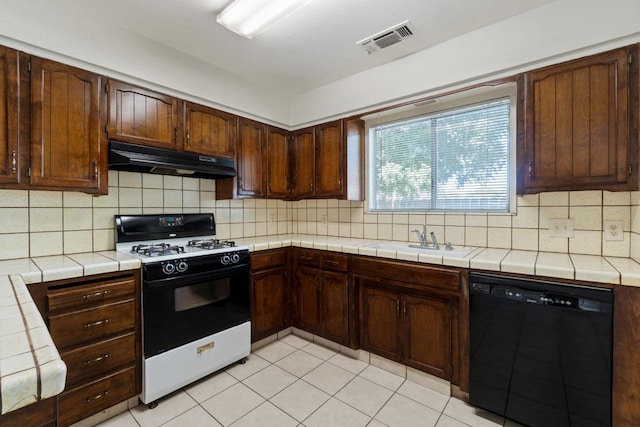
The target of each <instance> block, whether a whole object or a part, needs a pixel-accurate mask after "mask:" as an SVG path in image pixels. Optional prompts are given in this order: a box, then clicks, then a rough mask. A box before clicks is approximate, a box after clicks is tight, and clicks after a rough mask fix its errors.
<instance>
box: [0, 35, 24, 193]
mask: <svg viewBox="0 0 640 427" xmlns="http://www.w3.org/2000/svg"><path fill="white" fill-rule="evenodd" d="M19 88H20V63H19V54H18V52H17V51H16V50H13V49H9V48H7V47H2V46H0V183H2V184H19V183H20V182H21V180H22V175H23V173H24V171H23V168H24V163H23V162H21V156H20V154H21V147H20V145H19V141H20V138H19V135H20V118H21V117H20V108H21V101H22V100H21V99H20V97H19V94H20V92H19Z"/></svg>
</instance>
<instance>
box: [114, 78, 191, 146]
mask: <svg viewBox="0 0 640 427" xmlns="http://www.w3.org/2000/svg"><path fill="white" fill-rule="evenodd" d="M108 92H109V125H108V128H107V130H108V134H109V138H110V139H116V140H118V141H124V142H131V143H134V144H141V145H151V146H155V147H160V148H168V149H173V150H175V149H177V148H181V147H180V145H181V142H182V141H178V136H179V132H178V116H179V112H178V100H177V99H176V98H172V97H170V96H168V95H164V94H161V93H157V92H153V91H150V90H147V89H142V88H139V87H136V86H132V85H129V84H126V83H122V82H119V81H115V80H109V82H108Z"/></svg>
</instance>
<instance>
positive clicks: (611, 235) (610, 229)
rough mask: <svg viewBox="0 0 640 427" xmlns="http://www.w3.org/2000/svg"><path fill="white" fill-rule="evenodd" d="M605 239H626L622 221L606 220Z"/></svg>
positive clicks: (604, 223) (604, 224)
mask: <svg viewBox="0 0 640 427" xmlns="http://www.w3.org/2000/svg"><path fill="white" fill-rule="evenodd" d="M602 224H603V228H604V240H624V231H623V230H622V221H621V220H615V221H604V222H603V223H602Z"/></svg>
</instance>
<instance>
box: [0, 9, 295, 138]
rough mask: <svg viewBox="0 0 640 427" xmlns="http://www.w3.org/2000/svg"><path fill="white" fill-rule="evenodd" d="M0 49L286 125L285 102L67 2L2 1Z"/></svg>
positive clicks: (272, 94)
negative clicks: (7, 47)
mask: <svg viewBox="0 0 640 427" xmlns="http://www.w3.org/2000/svg"><path fill="white" fill-rule="evenodd" d="M52 3H55V4H52ZM0 44H2V45H5V46H9V47H14V48H16V49H20V50H23V51H25V52H28V53H32V54H35V55H38V56H42V57H45V58H49V59H54V60H58V61H60V62H65V63H68V64H71V65H76V66H78V67H80V68H84V69H88V70H91V71H95V72H98V73H103V74H106V75H109V76H114V77H119V78H121V79H124V80H126V81H128V82H131V83H137V84H142V85H144V86H146V87H148V88H151V89H156V90H161V91H162V92H163V93H168V94H170V95H174V96H179V97H181V98H184V99H189V100H193V101H194V102H199V103H202V104H208V105H211V106H214V107H218V108H222V109H224V110H226V111H230V112H233V113H239V114H242V115H245V116H249V117H252V118H256V119H260V120H262V121H267V122H271V123H273V124H280V125H288V123H289V101H288V98H285V97H283V96H281V95H280V94H277V93H274V92H269V91H268V90H267V89H264V88H259V87H256V86H253V85H252V84H250V83H248V82H247V81H245V80H242V79H240V78H238V77H236V76H234V75H232V74H230V73H228V72H226V71H224V70H221V69H219V68H216V67H214V66H212V65H211V64H208V63H204V62H202V61H199V60H196V59H194V58H193V57H190V56H188V55H185V54H183V53H180V52H178V51H176V50H174V49H170V48H169V47H167V46H165V45H162V44H160V43H156V42H153V41H151V40H149V39H147V38H144V37H142V36H140V35H138V34H135V33H132V32H129V31H126V30H123V29H122V28H119V27H116V26H115V25H109V24H106V23H103V22H102V21H101V20H100V19H96V17H95V16H93V15H91V14H89V13H88V12H85V11H83V9H82V8H79V7H74V2H73V1H69V7H68V8H65V9H64V10H60V2H59V1H56V2H49V1H47V0H3V1H2V3H0ZM212 48H215V43H214V42H212Z"/></svg>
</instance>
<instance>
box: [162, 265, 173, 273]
mask: <svg viewBox="0 0 640 427" xmlns="http://www.w3.org/2000/svg"><path fill="white" fill-rule="evenodd" d="M174 271H176V265H175V264H172V263H170V262H167V263H165V264H162V272H163V273H164V274H172V273H173V272H174Z"/></svg>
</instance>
